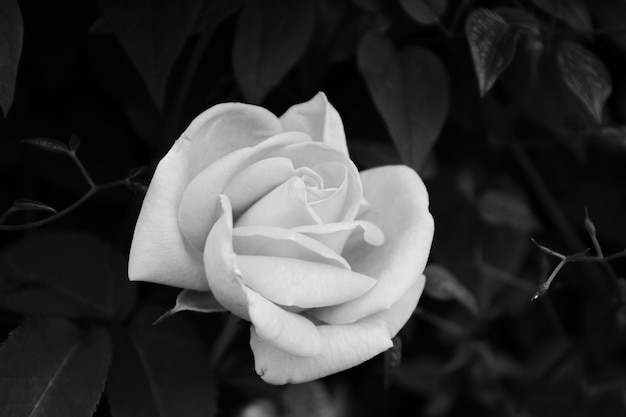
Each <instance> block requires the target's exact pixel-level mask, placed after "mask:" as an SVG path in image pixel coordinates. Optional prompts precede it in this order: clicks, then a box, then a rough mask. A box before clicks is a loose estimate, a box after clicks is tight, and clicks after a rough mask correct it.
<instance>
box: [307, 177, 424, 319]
mask: <svg viewBox="0 0 626 417" xmlns="http://www.w3.org/2000/svg"><path fill="white" fill-rule="evenodd" d="M361 178H362V180H363V187H364V190H365V198H366V199H367V201H369V203H370V204H371V207H370V209H369V210H367V211H366V212H365V213H364V214H363V216H362V218H363V219H364V220H369V221H371V222H373V223H375V224H377V225H378V226H380V228H381V229H382V231H383V233H384V234H385V243H384V244H383V245H381V246H370V245H363V244H362V243H360V242H359V243H358V244H354V243H353V242H348V244H347V245H346V249H345V250H344V252H343V253H342V255H343V256H344V258H345V259H346V260H347V261H348V263H349V264H350V265H351V266H352V269H353V270H354V271H357V272H360V273H362V274H365V275H368V276H371V277H374V278H376V279H377V280H378V282H377V284H376V286H375V287H374V288H372V290H371V291H369V292H368V293H366V294H365V295H364V296H362V297H360V298H358V299H356V300H353V301H350V302H347V303H345V304H342V305H338V306H332V307H327V308H323V309H319V310H317V311H316V312H315V315H316V316H317V317H318V318H320V319H321V320H323V321H325V322H328V323H352V322H354V321H356V320H359V319H360V318H362V317H366V316H369V315H371V314H374V313H376V312H378V311H383V310H386V309H388V308H390V307H391V306H392V305H393V304H394V303H395V302H396V301H397V300H398V299H400V297H401V296H402V295H403V294H405V293H406V292H407V291H408V290H409V288H411V286H412V285H413V284H414V283H415V280H416V279H417V277H419V276H420V275H421V274H422V272H423V271H424V267H425V266H426V261H427V259H428V255H429V253H430V246H431V243H432V238H433V232H434V223H433V219H432V216H431V215H430V213H429V212H428V194H427V192H426V187H425V186H424V184H423V183H422V181H421V179H420V178H419V177H418V175H417V174H416V173H415V171H413V170H412V169H410V168H408V167H406V166H385V167H380V168H374V169H370V170H367V171H364V172H362V173H361Z"/></svg>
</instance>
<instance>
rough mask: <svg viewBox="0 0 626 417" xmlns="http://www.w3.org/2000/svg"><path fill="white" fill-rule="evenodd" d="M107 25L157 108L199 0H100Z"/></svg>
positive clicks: (163, 99)
mask: <svg viewBox="0 0 626 417" xmlns="http://www.w3.org/2000/svg"><path fill="white" fill-rule="evenodd" d="M99 4H100V8H101V10H102V16H103V18H104V20H105V22H106V25H107V26H108V28H110V30H111V31H112V32H113V34H114V35H115V36H116V37H117V39H118V40H119V42H120V43H121V45H122V48H123V49H124V51H125V52H126V54H128V56H129V57H130V60H131V61H132V62H133V64H134V65H135V67H136V68H137V71H139V73H140V74H141V76H142V78H143V80H144V82H145V84H146V87H147V88H148V92H149V93H150V96H151V97H152V99H153V100H154V103H155V104H156V106H157V108H159V109H161V110H162V109H163V106H164V103H165V91H166V86H167V80H168V77H169V74H170V71H171V69H172V66H173V65H174V62H175V61H176V59H177V58H178V56H179V55H180V52H181V51H182V49H183V47H184V46H185V43H186V42H187V40H188V38H189V36H190V35H191V33H192V32H193V29H194V25H195V23H196V19H197V18H198V15H199V13H200V11H201V9H202V4H203V2H202V1H201V0H189V1H185V2H176V1H162V0H135V1H129V0H100V1H99Z"/></svg>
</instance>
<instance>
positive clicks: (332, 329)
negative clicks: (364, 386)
mask: <svg viewBox="0 0 626 417" xmlns="http://www.w3.org/2000/svg"><path fill="white" fill-rule="evenodd" d="M318 330H319V333H320V336H321V339H322V346H321V353H320V354H319V355H317V356H313V357H308V358H304V357H299V356H294V355H289V354H288V353H285V352H283V351H281V350H279V349H276V348H275V347H274V346H273V345H271V344H270V343H266V342H265V341H264V340H263V339H262V338H260V337H259V335H258V334H257V333H256V331H255V330H254V329H251V331H250V347H251V348H252V352H253V353H254V365H255V368H256V372H257V373H258V374H259V375H260V376H261V378H263V380H264V381H265V382H268V383H270V384H288V383H300V382H306V381H311V380H314V379H317V378H322V377H324V376H326V375H330V374H333V373H335V372H339V371H343V370H344V369H348V368H352V367H353V366H356V365H358V364H360V363H362V362H365V361H366V360H369V359H371V358H373V357H374V356H376V355H378V354H379V353H381V352H384V351H385V350H387V349H389V348H390V347H391V346H393V343H392V342H391V338H390V336H389V331H388V330H387V327H386V325H385V323H384V322H383V321H380V320H378V321H363V322H359V323H354V324H348V325H324V326H319V327H318Z"/></svg>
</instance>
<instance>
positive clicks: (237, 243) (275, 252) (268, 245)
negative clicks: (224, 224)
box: [233, 226, 350, 270]
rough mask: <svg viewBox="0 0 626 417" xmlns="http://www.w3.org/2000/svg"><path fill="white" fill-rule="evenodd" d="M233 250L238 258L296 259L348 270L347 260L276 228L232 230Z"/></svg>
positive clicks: (321, 245)
mask: <svg viewBox="0 0 626 417" xmlns="http://www.w3.org/2000/svg"><path fill="white" fill-rule="evenodd" d="M233 247H234V249H235V253H236V254H237V255H257V256H273V257H282V258H295V259H302V260H305V261H310V262H318V263H325V264H328V265H332V266H336V267H338V268H344V269H348V270H349V269H350V265H348V263H347V262H346V260H345V259H343V258H342V257H341V256H339V255H337V253H336V252H333V251H332V250H331V249H329V248H328V247H327V246H326V245H324V244H322V243H320V242H318V241H317V240H315V239H313V238H310V237H308V236H305V235H302V234H300V233H296V232H294V231H292V230H289V229H282V228H279V227H264V226H248V227H237V228H235V229H234V230H233Z"/></svg>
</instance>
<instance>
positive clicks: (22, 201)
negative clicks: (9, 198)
mask: <svg viewBox="0 0 626 417" xmlns="http://www.w3.org/2000/svg"><path fill="white" fill-rule="evenodd" d="M12 209H13V211H23V210H40V211H47V212H50V213H53V214H56V212H57V211H56V210H55V209H54V208H52V207H50V206H49V205H47V204H44V203H41V202H39V201H35V200H28V199H26V198H19V199H17V200H15V201H14V202H13V207H12Z"/></svg>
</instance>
